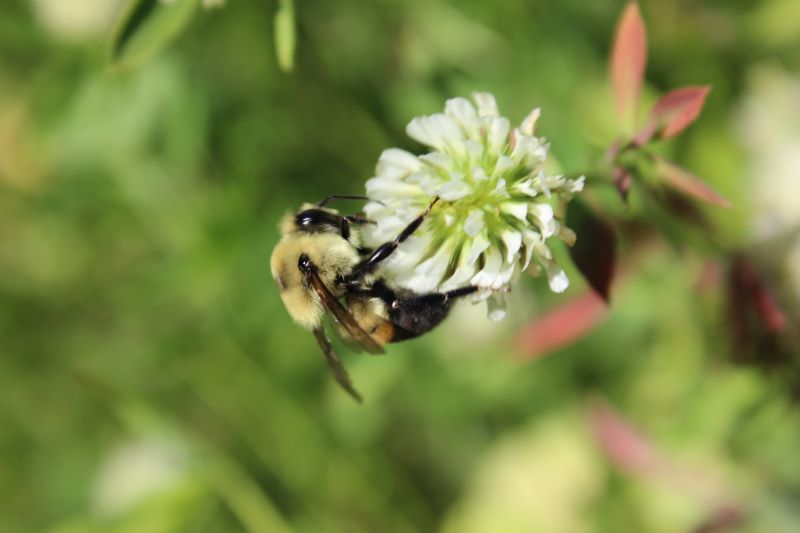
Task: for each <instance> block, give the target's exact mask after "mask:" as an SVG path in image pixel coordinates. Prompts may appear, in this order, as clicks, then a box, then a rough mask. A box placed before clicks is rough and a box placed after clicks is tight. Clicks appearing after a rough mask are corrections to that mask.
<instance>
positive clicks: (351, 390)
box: [314, 328, 362, 403]
mask: <svg viewBox="0 0 800 533" xmlns="http://www.w3.org/2000/svg"><path fill="white" fill-rule="evenodd" d="M314 337H315V338H316V339H317V343H318V344H319V347H320V348H321V349H322V355H324V356H325V362H327V363H328V366H329V367H330V369H331V373H332V374H333V377H334V378H335V379H336V381H337V383H339V385H341V387H342V388H343V389H344V390H345V391H347V393H348V394H349V395H350V396H352V397H353V399H354V400H355V401H357V402H358V403H361V402H362V399H361V395H360V394H359V393H358V391H357V390H356V388H355V387H354V386H353V382H352V381H350V375H349V374H348V373H347V370H346V369H345V368H344V365H343V364H342V360H341V359H340V358H339V355H338V354H337V353H336V352H335V351H333V346H331V341H330V339H328V336H327V335H326V334H325V331H324V330H323V329H321V328H320V329H315V330H314Z"/></svg>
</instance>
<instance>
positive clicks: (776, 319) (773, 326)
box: [732, 257, 788, 333]
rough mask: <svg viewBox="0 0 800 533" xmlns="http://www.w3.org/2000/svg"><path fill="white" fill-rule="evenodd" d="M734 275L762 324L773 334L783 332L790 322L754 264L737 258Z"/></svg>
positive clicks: (742, 258)
mask: <svg viewBox="0 0 800 533" xmlns="http://www.w3.org/2000/svg"><path fill="white" fill-rule="evenodd" d="M732 275H733V276H734V277H735V278H734V279H735V280H736V282H737V283H738V284H739V285H740V286H741V287H742V288H743V290H744V291H746V294H747V297H748V299H749V301H750V303H751V304H752V306H753V309H754V310H755V311H756V313H757V314H758V317H759V318H760V319H761V323H762V324H764V326H766V328H767V329H768V330H770V331H772V332H775V333H777V332H780V331H783V329H784V328H785V327H786V325H787V322H788V320H787V318H786V315H785V314H784V312H783V310H781V308H780V307H779V306H778V304H777V302H776V301H775V297H774V296H773V295H772V291H770V290H769V288H768V287H767V286H766V284H764V281H763V280H762V279H761V276H759V275H758V273H757V272H756V269H755V267H754V266H753V264H752V263H751V262H750V261H749V260H747V259H745V258H744V257H739V258H737V259H736V261H735V262H734V265H733V272H732Z"/></svg>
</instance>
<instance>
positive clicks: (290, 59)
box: [275, 0, 297, 72]
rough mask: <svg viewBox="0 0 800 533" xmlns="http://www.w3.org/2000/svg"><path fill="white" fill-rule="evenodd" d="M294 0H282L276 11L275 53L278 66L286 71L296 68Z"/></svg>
mask: <svg viewBox="0 0 800 533" xmlns="http://www.w3.org/2000/svg"><path fill="white" fill-rule="evenodd" d="M296 41H297V39H296V35H295V20H294V1H293V0H280V4H279V5H278V12H277V13H275V54H276V56H277V58H278V66H279V67H280V69H281V70H282V71H284V72H290V71H291V70H292V69H293V68H294V49H295V44H296Z"/></svg>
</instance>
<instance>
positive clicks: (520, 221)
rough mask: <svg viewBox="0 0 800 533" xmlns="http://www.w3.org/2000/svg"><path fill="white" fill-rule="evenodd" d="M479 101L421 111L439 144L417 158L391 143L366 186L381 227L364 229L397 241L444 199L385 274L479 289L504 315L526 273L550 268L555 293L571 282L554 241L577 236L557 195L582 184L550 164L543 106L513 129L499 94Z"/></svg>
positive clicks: (410, 284) (427, 285)
mask: <svg viewBox="0 0 800 533" xmlns="http://www.w3.org/2000/svg"><path fill="white" fill-rule="evenodd" d="M472 98H473V100H474V104H473V103H472V102H470V101H469V100H467V99H465V98H453V99H450V100H448V101H447V103H446V104H445V110H444V113H437V114H434V115H430V116H423V117H416V118H414V119H413V120H412V121H411V122H410V123H409V124H408V127H407V128H406V132H407V133H408V135H409V136H410V137H412V138H413V139H416V140H417V141H419V142H421V143H423V144H425V145H427V146H429V147H430V148H432V151H431V152H430V153H427V154H425V155H421V156H416V155H414V154H411V153H409V152H407V151H405V150H400V149H398V148H390V149H388V150H385V151H384V152H383V153H382V154H381V156H380V159H379V160H378V164H377V166H376V176H375V177H373V178H371V179H369V180H368V181H367V184H366V188H367V196H368V197H369V199H370V202H369V203H367V205H366V206H365V208H364V211H365V213H366V215H367V216H368V218H370V219H372V220H374V221H375V222H376V224H372V225H368V226H367V227H366V228H365V235H364V237H365V240H366V243H367V244H368V245H372V246H375V245H378V244H380V243H382V242H385V241H387V240H391V239H393V238H394V237H396V236H397V234H398V233H399V232H400V231H401V230H402V229H403V227H404V226H405V225H406V224H408V223H409V222H410V221H411V220H413V219H414V218H415V217H417V216H418V215H419V214H420V213H421V212H423V211H424V210H425V209H426V208H427V206H428V205H429V204H430V203H431V201H432V200H433V199H434V198H435V197H439V198H440V201H439V203H437V205H436V206H435V208H434V209H433V210H432V211H431V213H430V215H429V216H428V217H427V219H426V220H425V223H424V224H423V225H422V226H421V227H420V229H418V230H417V231H416V232H415V233H414V234H413V235H412V236H411V237H410V238H409V239H408V240H406V241H405V242H404V243H402V244H401V245H400V247H399V248H398V249H397V251H396V252H395V253H394V254H393V255H392V256H390V258H389V259H387V262H386V265H385V267H384V273H385V275H386V276H387V277H388V278H389V279H391V280H392V281H393V282H394V283H396V284H397V285H399V286H401V287H405V288H407V289H410V290H413V291H415V292H430V291H447V290H451V289H454V288H457V287H461V286H464V285H473V286H477V287H481V288H483V289H486V290H483V291H480V292H479V296H478V298H476V301H480V300H483V299H487V298H488V299H489V302H488V306H489V316H490V318H492V319H494V320H500V319H502V318H503V316H504V315H505V302H504V296H503V294H502V293H503V292H504V291H505V290H507V289H508V287H509V285H510V283H511V282H512V281H513V280H515V279H516V277H517V276H518V274H519V272H521V271H523V270H527V271H528V272H530V273H531V274H533V275H538V274H540V273H541V272H544V273H545V274H546V275H547V278H548V280H549V283H550V288H551V289H552V290H553V291H555V292H562V291H564V290H565V289H566V288H567V286H568V285H569V280H568V279H567V276H566V274H565V273H564V271H563V270H562V269H561V268H560V267H559V266H558V265H557V264H556V263H555V261H554V260H553V254H552V252H551V250H550V248H549V247H548V245H547V240H548V239H550V238H551V237H555V238H558V239H561V240H563V241H565V242H566V243H567V244H572V243H573V242H574V241H575V234H574V233H573V232H572V231H571V230H570V229H569V228H567V227H565V226H563V225H562V224H561V222H560V221H559V220H558V219H557V218H556V217H555V215H554V211H553V207H552V205H551V202H552V201H554V200H555V199H561V200H565V201H566V200H569V198H571V196H572V194H573V193H575V192H578V191H581V190H582V189H583V180H584V178H583V177H581V178H579V179H576V180H571V179H567V178H565V177H564V176H561V175H548V174H547V173H546V172H545V170H544V163H545V159H546V158H547V151H548V148H549V145H548V144H547V143H546V142H545V141H544V139H542V138H540V137H537V136H535V135H534V128H535V125H536V120H537V118H538V117H539V109H534V110H533V111H532V112H531V113H530V114H529V115H528V116H527V117H526V118H525V119H524V120H523V121H522V123H521V124H520V125H519V127H516V128H513V129H512V127H511V124H510V122H509V120H508V119H507V118H506V117H503V116H500V114H499V112H498V109H497V103H496V102H495V98H494V96H492V95H491V94H489V93H481V92H476V93H473V95H472Z"/></svg>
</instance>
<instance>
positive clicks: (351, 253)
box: [270, 195, 478, 402]
mask: <svg viewBox="0 0 800 533" xmlns="http://www.w3.org/2000/svg"><path fill="white" fill-rule="evenodd" d="M341 199H362V200H365V199H366V198H364V197H362V196H350V195H336V196H329V197H328V198H325V199H324V200H322V201H321V202H319V203H317V204H304V205H303V206H301V208H300V211H298V212H296V213H289V214H287V215H286V216H285V217H284V218H283V219H282V220H281V222H280V226H279V227H280V232H281V235H282V238H281V240H280V242H279V243H278V244H277V246H275V249H274V250H273V252H272V257H271V259H270V266H271V270H272V277H273V278H274V280H275V283H276V284H277V286H278V290H279V292H280V296H281V299H282V300H283V303H284V305H285V306H286V309H287V311H288V312H289V315H291V317H292V319H293V320H294V321H295V322H296V323H297V324H298V325H300V326H301V327H303V328H304V329H307V330H309V331H311V332H312V333H313V334H314V337H315V338H316V340H317V343H318V344H319V346H320V348H321V349H322V353H323V355H324V357H325V360H326V362H327V364H328V366H329V367H330V369H331V372H332V373H333V377H334V378H335V379H336V381H337V382H338V383H339V385H341V386H342V388H344V390H345V391H347V392H348V393H349V394H350V395H351V396H352V397H353V398H354V399H355V400H356V401H358V402H361V395H360V394H359V393H358V391H357V390H356V389H355V387H354V386H353V384H352V382H351V380H350V377H349V375H348V373H347V371H346V370H345V368H344V365H343V364H342V361H341V359H340V357H339V356H338V354H337V353H336V352H335V351H334V349H333V346H332V345H331V341H330V339H329V338H328V335H327V334H326V332H325V329H324V327H323V325H324V322H325V319H326V317H330V318H331V319H332V322H333V325H334V329H335V330H336V331H337V332H338V333H339V336H340V337H341V338H342V340H343V341H344V342H345V344H347V345H348V346H349V347H351V348H353V349H356V350H365V351H367V352H368V353H370V354H382V353H384V350H383V345H384V344H387V343H391V342H398V341H402V340H406V339H412V338H415V337H419V336H420V335H423V334H425V333H427V332H429V331H431V330H432V329H433V328H434V327H436V326H437V325H439V323H441V322H442V320H444V319H445V318H446V317H447V314H448V312H449V310H450V306H451V305H452V303H453V302H454V301H455V300H457V299H459V298H462V297H464V296H467V295H469V294H473V293H475V292H476V291H478V287H475V286H471V285H470V286H465V287H460V288H457V289H454V290H451V291H447V292H433V293H427V294H419V293H415V292H412V291H409V290H405V289H401V288H398V287H393V286H391V284H390V283H388V282H387V281H386V280H385V279H384V278H383V277H381V275H380V270H381V265H382V263H383V262H384V261H385V260H386V259H387V258H388V257H390V256H391V255H392V253H393V252H394V251H395V250H396V249H397V247H398V246H399V245H400V244H401V243H402V242H403V241H405V240H406V239H408V237H410V236H411V235H412V234H413V233H414V232H415V231H416V230H417V229H418V228H419V227H420V226H421V225H422V223H423V222H424V221H425V217H426V216H427V215H428V214H429V213H430V212H431V210H432V209H434V207H435V206H436V204H437V202H438V200H439V199H438V198H436V199H434V200H433V202H431V204H430V205H429V206H428V208H427V209H426V210H425V211H424V212H422V213H420V215H419V216H418V217H416V218H415V219H414V220H412V221H411V222H410V223H409V224H408V225H407V226H406V227H405V228H404V229H403V230H402V231H401V232H400V234H399V235H397V237H395V238H394V239H393V240H391V241H389V242H386V243H384V244H381V245H380V246H378V247H376V248H374V249H371V248H364V247H362V246H361V228H362V227H363V226H364V225H365V224H372V223H374V222H372V221H370V220H368V219H366V218H364V217H363V216H361V215H342V214H340V213H339V212H338V211H336V210H334V209H331V208H328V207H326V204H328V203H329V202H330V201H332V200H341Z"/></svg>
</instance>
